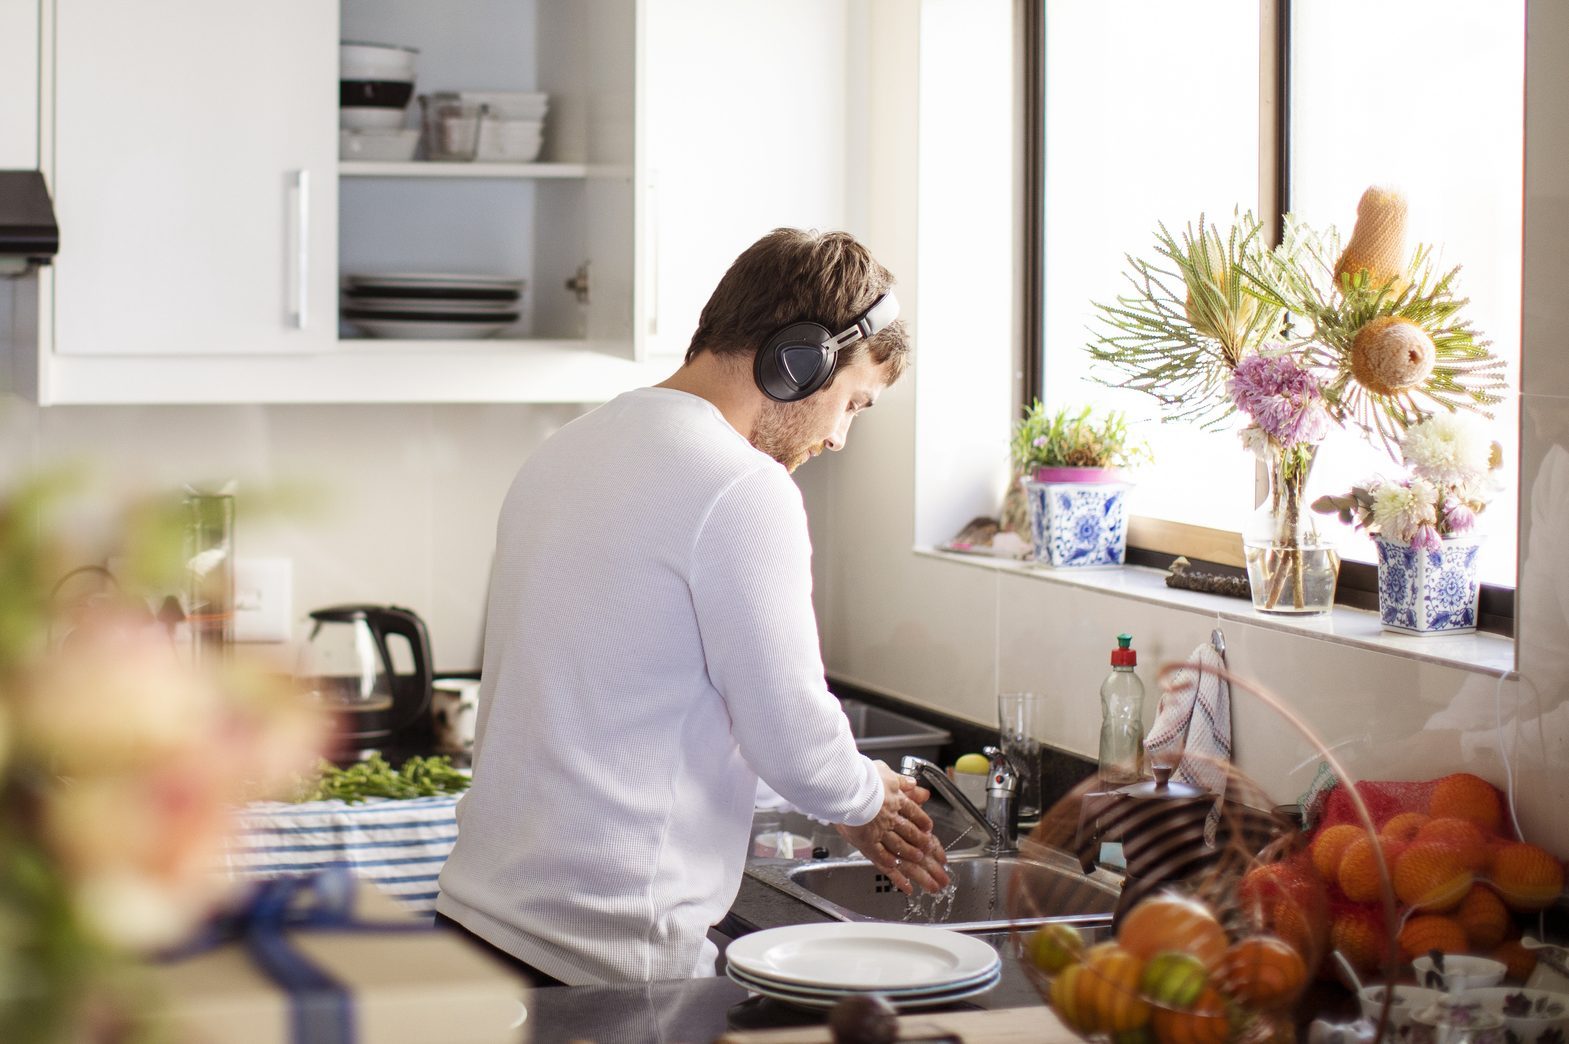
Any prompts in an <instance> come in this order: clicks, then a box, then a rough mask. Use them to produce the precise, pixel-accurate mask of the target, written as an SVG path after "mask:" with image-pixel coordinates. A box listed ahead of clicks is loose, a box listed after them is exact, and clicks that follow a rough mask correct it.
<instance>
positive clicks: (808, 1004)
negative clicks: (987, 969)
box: [730, 971, 1002, 1011]
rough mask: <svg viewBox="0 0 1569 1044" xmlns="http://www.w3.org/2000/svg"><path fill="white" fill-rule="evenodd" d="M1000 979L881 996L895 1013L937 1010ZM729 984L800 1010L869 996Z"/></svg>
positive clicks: (746, 981)
mask: <svg viewBox="0 0 1569 1044" xmlns="http://www.w3.org/2000/svg"><path fill="white" fill-rule="evenodd" d="M1001 978H1002V973H1001V972H1000V971H999V972H997V973H995V974H993V975H992V976H990V977H989V978H987V979H985V980H983V981H982V982H979V983H977V984H976V985H974V986H968V987H964V988H960V989H954V990H951V991H947V992H943V993H929V994H925V995H922V996H918V997H910V996H897V997H896V996H889V995H887V994H884V996H885V997H887V999H888V1003H889V1004H891V1005H893V1007H894V1008H895V1009H896V1010H899V1011H908V1010H911V1009H914V1008H938V1007H941V1006H942V1005H944V1004H952V1003H953V1002H954V1001H960V1000H964V999H965V998H966V997H974V996H976V995H977V994H981V993H985V992H986V991H987V990H989V989H991V988H992V987H993V986H996V985H997V983H998V981H999V980H1000V979H1001ZM730 980H731V981H732V982H734V983H735V984H736V985H737V986H740V987H741V988H742V989H743V990H746V991H747V992H749V993H756V994H759V995H761V996H764V997H771V998H773V999H774V1000H780V1001H784V1002H785V1003H787V1004H797V1005H800V1006H801V1007H803V1008H822V1009H828V1008H832V1007H833V1006H834V1005H835V1004H838V1003H839V1002H840V1001H841V1000H843V999H844V998H845V997H853V996H856V995H858V994H859V993H866V992H873V991H866V990H859V991H857V990H847V991H845V992H844V993H841V994H838V995H837V996H833V997H823V996H819V995H816V994H810V993H792V992H791V991H790V990H788V989H786V988H784V987H782V986H764V985H762V984H760V983H756V982H754V981H752V980H750V979H742V978H739V977H737V976H736V975H735V974H731V975H730Z"/></svg>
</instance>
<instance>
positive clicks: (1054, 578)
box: [915, 547, 1515, 678]
mask: <svg viewBox="0 0 1569 1044" xmlns="http://www.w3.org/2000/svg"><path fill="white" fill-rule="evenodd" d="M915 553H916V554H918V555H923V556H925V557H928V558H934V559H938V560H940V561H944V562H952V563H954V564H956V565H962V566H968V567H970V568H973V569H990V570H994V571H997V572H1005V573H1013V574H1016V575H1019V576H1028V577H1033V578H1035V579H1038V580H1043V581H1045V582H1046V583H1052V584H1063V585H1066V586H1069V587H1083V588H1088V589H1090V590H1093V591H1099V592H1101V593H1103V594H1109V595H1114V596H1116V597H1119V598H1131V599H1133V600H1135V601H1139V602H1148V603H1151V604H1154V605H1164V606H1169V607H1171V608H1173V609H1180V610H1185V611H1187V612H1192V613H1198V614H1201V615H1203V616H1206V617H1210V618H1219V619H1222V620H1236V621H1240V622H1242V623H1246V624H1250V625H1252V626H1254V627H1267V628H1270V629H1272V630H1276V631H1284V632H1287V633H1290V634H1300V635H1303V636H1304V637H1308V638H1316V639H1319V640H1320V641H1326V642H1331V643H1333V644H1336V645H1349V646H1355V647H1357V648H1360V649H1371V650H1373V651H1375V652H1381V653H1387V654H1388V655H1390V656H1400V657H1403V658H1405V659H1409V660H1419V661H1421V662H1423V663H1435V664H1440V665H1443V666H1446V667H1455V668H1459V669H1461V670H1467V671H1475V672H1477V673H1479V674H1487V675H1490V676H1492V677H1498V676H1499V675H1500V674H1503V675H1505V676H1507V677H1510V678H1513V677H1515V643H1514V641H1513V639H1510V638H1505V637H1503V636H1501V635H1496V634H1486V633H1482V632H1478V633H1475V634H1457V635H1446V636H1442V637H1438V636H1434V637H1421V636H1417V635H1405V634H1396V633H1393V632H1390V631H1385V630H1383V629H1382V627H1380V626H1379V622H1378V614H1377V613H1373V612H1367V611H1365V610H1361V609H1349V608H1346V607H1344V606H1336V607H1335V608H1334V610H1332V611H1331V612H1330V613H1328V614H1327V615H1324V616H1305V617H1292V616H1272V615H1268V614H1265V613H1259V612H1255V611H1254V610H1253V608H1252V607H1251V606H1249V605H1248V604H1247V603H1245V602H1243V601H1241V600H1240V599H1236V598H1227V597H1225V596H1224V595H1216V594H1208V593H1206V592H1203V591H1188V590H1185V589H1182V588H1175V587H1167V586H1166V574H1165V572H1164V571H1162V570H1159V569H1151V568H1148V567H1145V566H1120V567H1116V568H1111V569H1052V568H1050V567H1048V566H1038V565H1035V564H1033V563H1030V562H1021V561H1017V560H1015V559H1007V558H992V557H988V556H986V555H970V554H960V553H957V552H953V551H939V550H937V549H936V548H933V547H917V548H916V549H915Z"/></svg>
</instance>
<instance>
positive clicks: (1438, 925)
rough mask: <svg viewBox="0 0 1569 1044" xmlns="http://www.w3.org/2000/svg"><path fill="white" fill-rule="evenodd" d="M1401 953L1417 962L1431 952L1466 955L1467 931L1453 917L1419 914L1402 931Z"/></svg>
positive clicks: (1400, 939) (1400, 937) (1400, 936)
mask: <svg viewBox="0 0 1569 1044" xmlns="http://www.w3.org/2000/svg"><path fill="white" fill-rule="evenodd" d="M1399 941H1400V952H1401V953H1403V954H1405V955H1406V959H1407V960H1415V959H1416V958H1418V957H1421V956H1423V955H1424V954H1426V953H1427V951H1429V950H1442V951H1443V952H1445V953H1465V950H1466V946H1467V945H1468V942H1467V940H1466V935H1465V929H1464V928H1462V927H1460V922H1459V921H1457V920H1455V919H1454V918H1453V917H1444V916H1443V915H1441V914H1419V915H1417V916H1416V917H1413V918H1411V919H1410V920H1409V921H1407V922H1406V924H1405V927H1404V928H1401V929H1400V935H1399Z"/></svg>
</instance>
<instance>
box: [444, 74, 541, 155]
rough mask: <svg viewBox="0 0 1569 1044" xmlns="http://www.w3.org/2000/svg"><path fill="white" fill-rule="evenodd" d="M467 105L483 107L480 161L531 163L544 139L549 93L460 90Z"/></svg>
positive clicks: (460, 96) (461, 98)
mask: <svg viewBox="0 0 1569 1044" xmlns="http://www.w3.org/2000/svg"><path fill="white" fill-rule="evenodd" d="M457 94H458V100H459V101H461V102H463V103H464V104H466V105H481V106H484V110H483V111H484V113H485V115H484V117H483V118H482V120H481V126H480V133H479V147H478V149H477V150H476V152H475V154H474V159H475V160H476V161H478V162H481V163H532V162H533V161H534V160H536V159H538V158H539V151H540V148H541V147H542V146H543V145H544V142H545V113H546V111H547V110H548V109H549V107H550V96H549V95H548V94H544V93H542V92H539V91H459V92H457Z"/></svg>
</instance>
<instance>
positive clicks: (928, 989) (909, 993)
mask: <svg viewBox="0 0 1569 1044" xmlns="http://www.w3.org/2000/svg"><path fill="white" fill-rule="evenodd" d="M725 972H726V974H728V975H729V976H730V977H731V978H732V979H734V980H735V981H736V982H739V983H742V984H745V985H752V986H763V987H766V988H767V989H770V990H776V991H779V992H781V993H798V994H800V995H801V996H803V997H845V996H848V995H850V994H852V993H869V992H875V993H880V994H882V995H883V996H884V997H888V998H893V997H908V998H910V999H911V1000H918V999H920V998H922V997H935V996H937V995H939V994H949V993H953V992H954V991H956V990H967V989H969V988H971V987H972V986H979V985H981V984H982V983H984V982H987V981H992V982H995V981H996V980H997V979H998V977H1000V976H1001V975H1002V968H1000V967H997V968H993V969H992V970H991V971H988V972H982V973H981V974H980V975H976V976H974V977H972V978H968V979H965V980H963V981H962V982H955V983H950V984H948V985H946V986H918V987H915V988H913V989H889V988H887V987H883V988H882V989H878V990H850V989H842V988H838V987H833V986H821V987H819V986H798V985H796V984H794V983H788V982H775V981H773V980H772V979H764V978H760V977H757V976H752V975H748V974H747V973H746V972H744V971H742V970H741V969H739V968H732V967H730V966H728V965H726V967H725Z"/></svg>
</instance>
